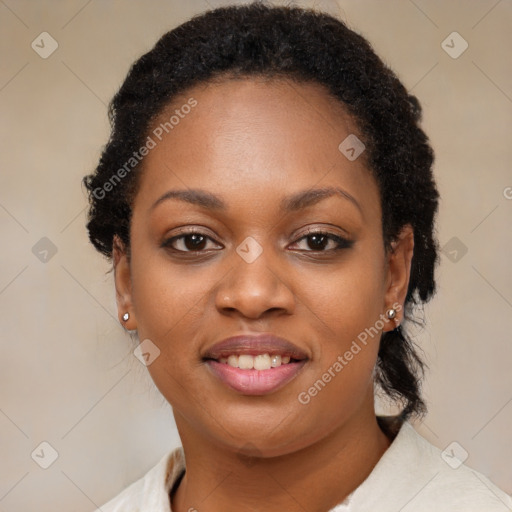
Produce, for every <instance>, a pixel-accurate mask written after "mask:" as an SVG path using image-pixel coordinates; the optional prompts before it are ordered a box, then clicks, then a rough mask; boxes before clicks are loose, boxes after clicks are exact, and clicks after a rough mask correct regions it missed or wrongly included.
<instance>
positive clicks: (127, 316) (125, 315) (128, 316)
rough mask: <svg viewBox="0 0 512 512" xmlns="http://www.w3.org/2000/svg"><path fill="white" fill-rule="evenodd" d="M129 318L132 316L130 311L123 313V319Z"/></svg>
mask: <svg viewBox="0 0 512 512" xmlns="http://www.w3.org/2000/svg"><path fill="white" fill-rule="evenodd" d="M129 318H130V313H125V314H124V315H123V321H125V322H127V321H128V319H129Z"/></svg>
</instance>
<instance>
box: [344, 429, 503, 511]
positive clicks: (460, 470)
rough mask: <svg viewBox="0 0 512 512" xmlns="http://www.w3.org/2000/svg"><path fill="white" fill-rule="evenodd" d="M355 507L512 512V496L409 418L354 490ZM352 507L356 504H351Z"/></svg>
mask: <svg viewBox="0 0 512 512" xmlns="http://www.w3.org/2000/svg"><path fill="white" fill-rule="evenodd" d="M352 502H354V507H355V508H354V510H367V509H368V510H371V509H374V510H381V511H387V510H389V511H396V510H401V511H402V512H413V511H414V512H427V511H428V512H431V511H432V510H436V512H443V511H450V512H472V511H474V512H481V511H483V510H485V511H486V512H507V511H510V510H512V498H511V497H510V496H508V495H507V494H506V493H505V492H503V491H502V490H501V489H499V488H498V487H496V486H495V485H494V484H493V483H492V482H491V481H490V480H489V479H488V478H487V477H485V476H484V475H482V474H481V473H479V472H478V471H475V470H473V469H471V468H469V467H468V466H466V465H465V464H463V463H461V461H459V460H458V459H457V458H456V457H455V455H454V454H453V453H450V452H442V451H441V450H440V449H439V448H437V447H436V446H434V445H432V444H431V443H429V442H428V441H427V440H426V439H425V438H423V437H422V436H421V435H420V434H418V433H417V432H416V430H414V428H413V426H412V425H411V424H410V423H408V422H406V423H404V424H403V425H402V427H401V428H400V431H399V432H398V435H397V436H396V438H395V439H394V441H393V442H392V443H391V445H390V447H389V448H388V450H387V451H386V452H385V453H384V455H383V456H382V458H381V460H380V461H379V462H378V463H377V465H376V466H375V468H374V469H373V471H372V473H371V474H370V476H369V477H368V478H367V479H366V480H365V481H364V482H363V483H362V484H361V486H360V487H359V488H358V489H356V490H355V491H354V493H353V495H352V501H351V504H352ZM351 510H352V508H351Z"/></svg>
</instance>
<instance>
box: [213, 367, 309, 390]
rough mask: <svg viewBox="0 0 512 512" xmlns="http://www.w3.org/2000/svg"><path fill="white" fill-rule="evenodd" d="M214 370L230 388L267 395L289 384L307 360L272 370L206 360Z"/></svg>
mask: <svg viewBox="0 0 512 512" xmlns="http://www.w3.org/2000/svg"><path fill="white" fill-rule="evenodd" d="M206 364H207V366H208V367H209V368H210V369H211V370H212V372H213V373H214V374H215V375H216V376H217V377H219V378H220V380H222V382H224V383H225V384H227V385H228V386H229V387H230V388H232V389H234V390H235V391H238V392H240V393H242V394H244V395H266V394H269V393H273V392H274V391H277V390H278V389H280V388H282V387H283V386H284V385H286V384H288V382H290V381H291V380H292V379H293V378H295V377H296V375H297V374H298V373H299V372H300V370H301V369H302V367H303V366H304V365H305V364H306V360H303V361H297V362H294V363H288V364H282V365H281V366H277V367H276V368H270V370H241V369H240V368H234V367H233V366H230V365H229V364H226V363H219V361H213V360H209V361H206Z"/></svg>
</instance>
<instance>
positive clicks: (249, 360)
mask: <svg viewBox="0 0 512 512" xmlns="http://www.w3.org/2000/svg"><path fill="white" fill-rule="evenodd" d="M238 368H240V369H241V370H252V369H253V368H254V357H252V356H248V355H246V354H244V355H242V356H238Z"/></svg>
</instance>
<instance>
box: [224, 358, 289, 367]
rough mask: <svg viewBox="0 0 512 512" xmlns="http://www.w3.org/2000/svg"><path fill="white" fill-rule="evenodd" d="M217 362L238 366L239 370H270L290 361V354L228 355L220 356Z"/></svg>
mask: <svg viewBox="0 0 512 512" xmlns="http://www.w3.org/2000/svg"><path fill="white" fill-rule="evenodd" d="M219 362H221V363H223V364H229V366H232V367H233V368H240V369H241V370H251V369H253V368H254V369H255V370H270V368H277V367H278V366H281V365H282V364H288V363H289V362H290V356H280V355H278V354H275V355H272V356H270V355H269V354H260V355H257V356H251V355H249V354H241V355H240V356H237V355H234V354H232V355H230V356H229V357H221V358H220V359H219Z"/></svg>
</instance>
